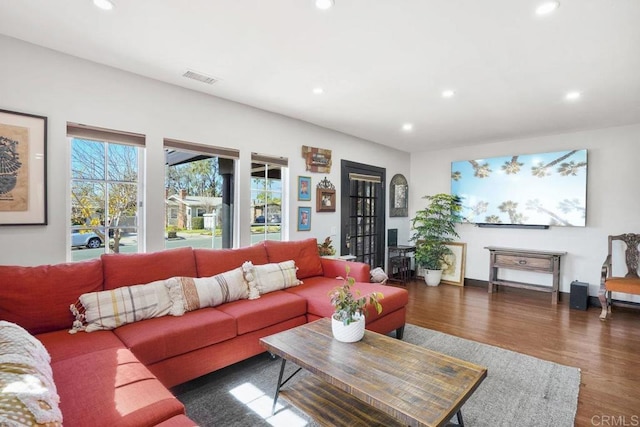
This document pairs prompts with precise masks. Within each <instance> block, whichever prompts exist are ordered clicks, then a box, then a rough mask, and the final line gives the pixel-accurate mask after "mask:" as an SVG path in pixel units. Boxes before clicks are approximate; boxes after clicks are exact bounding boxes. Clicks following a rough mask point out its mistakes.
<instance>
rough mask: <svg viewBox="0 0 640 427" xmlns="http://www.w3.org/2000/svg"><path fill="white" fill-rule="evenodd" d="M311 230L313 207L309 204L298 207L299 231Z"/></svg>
mask: <svg viewBox="0 0 640 427" xmlns="http://www.w3.org/2000/svg"><path fill="white" fill-rule="evenodd" d="M310 230H311V208H310V207H307V206H301V207H298V231H310Z"/></svg>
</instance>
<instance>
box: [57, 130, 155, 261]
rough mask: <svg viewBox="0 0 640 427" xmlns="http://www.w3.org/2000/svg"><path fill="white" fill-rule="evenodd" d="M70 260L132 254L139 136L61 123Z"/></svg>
mask: <svg viewBox="0 0 640 427" xmlns="http://www.w3.org/2000/svg"><path fill="white" fill-rule="evenodd" d="M67 135H68V136H69V137H70V138H71V139H70V143H71V185H70V188H71V206H70V210H71V224H70V235H71V245H70V249H71V256H70V258H71V260H73V261H80V260H85V259H91V258H97V257H99V256H100V254H102V253H105V252H107V253H109V252H113V253H119V252H138V238H139V230H140V227H141V224H140V222H141V218H142V215H141V205H142V203H141V200H142V196H141V194H140V193H141V192H140V188H141V183H140V180H141V177H142V176H143V174H142V170H141V168H142V166H141V165H142V162H141V158H142V155H141V151H142V150H143V147H144V137H143V136H141V135H136V134H127V133H121V132H116V131H110V130H106V129H99V128H91V127H87V126H82V125H76V124H67Z"/></svg>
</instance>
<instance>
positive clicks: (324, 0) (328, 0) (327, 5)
mask: <svg viewBox="0 0 640 427" xmlns="http://www.w3.org/2000/svg"><path fill="white" fill-rule="evenodd" d="M333 4H334V1H333V0H316V7H317V8H318V9H321V10H327V9H331V8H332V7H333Z"/></svg>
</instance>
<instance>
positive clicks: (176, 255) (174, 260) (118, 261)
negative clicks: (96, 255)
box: [100, 248, 197, 290]
mask: <svg viewBox="0 0 640 427" xmlns="http://www.w3.org/2000/svg"><path fill="white" fill-rule="evenodd" d="M100 258H101V259H102V266H103V269H104V289H107V290H110V289H116V288H119V287H121V286H131V285H138V284H140V283H150V282H155V281H157V280H163V279H167V278H169V277H174V276H187V277H196V273H197V271H196V261H195V257H194V256H193V249H191V248H178V249H168V250H164V251H159V252H150V253H139V254H102V255H101V257H100Z"/></svg>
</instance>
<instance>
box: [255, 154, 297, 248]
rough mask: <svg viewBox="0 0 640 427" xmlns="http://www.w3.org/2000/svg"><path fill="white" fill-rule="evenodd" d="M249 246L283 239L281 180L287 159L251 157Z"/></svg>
mask: <svg viewBox="0 0 640 427" xmlns="http://www.w3.org/2000/svg"><path fill="white" fill-rule="evenodd" d="M251 160H252V163H251V206H250V209H251V244H254V243H256V242H259V241H262V240H282V238H283V215H282V212H283V207H284V206H285V205H284V204H283V194H284V193H283V191H282V189H283V176H284V174H285V173H284V172H285V171H286V166H287V164H288V162H287V159H284V158H272V157H267V156H262V155H259V154H256V153H252V155H251Z"/></svg>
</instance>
